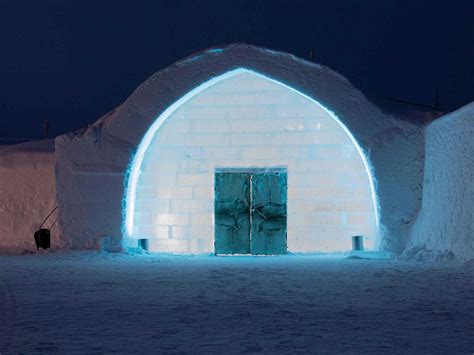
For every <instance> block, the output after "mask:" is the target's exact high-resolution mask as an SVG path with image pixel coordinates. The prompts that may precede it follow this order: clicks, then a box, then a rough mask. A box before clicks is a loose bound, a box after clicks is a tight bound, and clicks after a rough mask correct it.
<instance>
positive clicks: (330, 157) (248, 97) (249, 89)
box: [127, 71, 377, 253]
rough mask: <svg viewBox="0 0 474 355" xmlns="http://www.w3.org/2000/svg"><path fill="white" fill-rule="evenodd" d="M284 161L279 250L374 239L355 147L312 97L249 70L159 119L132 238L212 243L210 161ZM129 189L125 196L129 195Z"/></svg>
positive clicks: (367, 187)
mask: <svg viewBox="0 0 474 355" xmlns="http://www.w3.org/2000/svg"><path fill="white" fill-rule="evenodd" d="M275 166H286V167H288V222H287V223H288V231H287V233H288V250H289V251H290V252H332V251H345V250H350V249H351V236H353V235H363V236H364V237H365V241H364V244H365V246H366V247H367V248H374V247H375V239H376V236H377V227H376V213H377V212H376V207H375V205H374V200H373V198H372V191H371V181H370V175H369V172H368V171H367V170H366V168H365V166H364V162H363V158H362V156H361V155H360V154H359V152H358V150H357V148H356V146H355V145H354V143H353V142H352V141H351V138H350V137H349V135H348V134H347V133H346V131H345V130H344V128H343V127H341V126H340V125H339V124H338V123H337V121H336V120H335V119H334V118H333V117H331V115H330V114H329V113H328V112H327V111H325V110H324V109H323V108H322V107H321V106H319V105H318V104H316V103H315V102H313V101H310V100H309V99H307V98H305V97H304V96H302V95H300V94H298V93H297V92H295V91H292V90H290V89H289V88H287V87H284V86H283V85H280V84H278V83H275V82H272V81H270V80H268V79H266V78H264V77H263V76H258V75H256V74H254V73H252V72H249V71H243V72H238V74H236V75H235V76H232V77H230V78H225V79H223V80H222V81H220V82H218V83H217V84H215V85H213V86H212V87H210V88H207V89H205V90H204V91H203V92H200V93H198V94H197V96H195V97H194V98H192V99H191V100H190V101H188V102H186V103H184V104H183V105H182V106H181V107H179V109H178V110H177V111H175V112H174V113H173V114H171V116H170V117H168V118H167V120H166V122H165V123H164V124H163V126H161V128H160V129H159V131H158V132H157V133H156V135H155V137H154V138H153V140H152V142H151V144H150V145H149V147H148V149H147V150H146V151H145V154H144V158H143V162H142V165H141V166H140V167H139V169H140V170H141V175H140V176H139V178H138V182H137V188H136V194H135V201H134V203H132V201H128V202H130V204H127V207H129V206H133V207H134V209H135V211H127V213H132V212H134V216H133V217H134V221H133V222H134V225H133V231H132V237H133V238H135V239H137V238H147V239H149V243H148V245H149V249H150V250H152V251H164V252H191V253H211V252H213V250H214V245H213V243H214V172H215V170H216V167H275ZM132 197H133V196H132Z"/></svg>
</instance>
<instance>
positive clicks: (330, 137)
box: [55, 44, 473, 258]
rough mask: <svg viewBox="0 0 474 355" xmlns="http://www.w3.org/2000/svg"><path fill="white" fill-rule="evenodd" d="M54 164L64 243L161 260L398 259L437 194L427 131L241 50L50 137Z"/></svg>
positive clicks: (328, 81)
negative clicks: (287, 255)
mask: <svg viewBox="0 0 474 355" xmlns="http://www.w3.org/2000/svg"><path fill="white" fill-rule="evenodd" d="M469 112H471V113H472V110H471V111H469ZM471 113H469V114H467V116H469V115H471ZM453 115H454V114H453ZM469 117H472V115H471V116H469ZM471 121H472V120H471ZM466 124H469V123H466ZM433 131H434V129H428V133H430V132H433ZM430 139H431V138H429V137H428V142H430ZM427 154H428V155H429V154H431V151H430V150H427ZM453 154H454V153H453ZM55 155H56V161H55V169H56V170H55V171H56V174H55V176H56V183H55V189H56V194H57V203H58V207H59V209H58V211H59V225H58V230H59V233H60V235H59V239H58V244H57V245H58V246H64V247H70V248H97V247H98V246H99V244H100V241H101V239H102V238H104V237H115V238H117V239H120V240H121V241H122V242H123V244H124V245H125V246H126V247H137V246H139V245H141V246H143V247H145V248H147V249H148V250H150V251H157V252H178V253H212V252H216V253H223V254H226V253H231V254H248V253H250V254H278V253H284V252H287V251H289V252H330V251H344V250H349V249H350V248H351V237H352V236H354V235H362V236H363V237H364V245H365V247H366V248H367V249H383V250H388V251H392V252H395V253H401V252H403V251H404V250H405V249H406V248H407V246H409V247H415V245H416V246H417V247H419V246H420V245H422V244H423V240H422V239H423V238H425V239H426V238H428V237H420V236H423V235H426V236H428V235H429V234H430V233H429V231H428V229H429V228H433V225H432V223H431V224H430V223H427V222H420V221H418V222H417V223H416V228H413V225H414V224H415V221H416V219H417V216H418V215H419V213H420V210H421V211H422V214H424V213H425V212H423V211H424V210H423V209H422V205H423V207H424V206H428V205H429V202H426V201H423V204H422V197H423V198H426V199H429V198H431V197H429V196H431V195H430V194H428V193H427V192H426V191H423V174H424V166H425V161H424V155H425V130H424V126H423V125H417V124H413V123H409V122H407V121H404V120H401V119H399V118H398V117H396V116H394V115H392V114H390V113H387V112H383V111H381V110H380V109H379V108H378V107H376V106H375V105H373V104H372V103H371V102H369V101H368V100H367V98H366V97H365V96H364V95H363V94H362V93H361V92H360V91H358V90H357V89H355V88H354V87H353V86H352V85H351V84H350V83H349V81H348V80H347V79H345V78H344V77H342V76H341V75H339V74H337V73H335V72H333V71H331V70H330V69H328V68H326V67H323V66H320V65H317V64H314V63H310V62H307V61H304V60H301V59H298V58H296V57H294V56H292V55H289V54H286V53H281V52H275V51H271V50H267V49H262V48H257V47H253V46H249V45H244V44H235V45H231V46H228V47H225V48H219V49H211V50H206V51H203V52H201V53H198V54H196V55H193V56H191V57H189V58H186V59H184V60H182V61H180V62H177V63H175V64H174V65H172V66H170V67H168V68H166V69H164V70H162V71H160V72H158V73H156V74H154V75H153V76H152V77H150V78H149V79H148V80H147V81H145V82H144V83H143V84H142V85H140V87H139V88H138V89H137V90H136V91H135V92H134V93H133V94H132V95H131V96H130V97H129V98H128V99H127V100H126V102H125V103H123V104H122V105H121V106H119V107H118V108H117V109H115V110H114V111H112V112H111V113H109V114H107V115H106V116H104V117H103V118H101V119H100V120H98V121H97V122H96V123H94V124H93V125H91V126H89V127H88V128H86V129H84V130H81V131H77V132H73V133H70V134H66V135H63V136H60V137H58V138H56V153H55ZM436 161H437V160H436ZM428 163H429V162H428V160H427V164H428ZM429 164H433V163H429ZM431 166H432V165H431ZM427 169H431V170H433V173H434V174H435V173H436V171H437V170H436V169H435V168H432V167H429V168H427ZM431 170H430V171H431ZM466 174H467V175H469V174H471V176H472V174H473V171H472V169H471V170H469V171H467V173H466ZM461 178H464V176H462V177H461ZM425 180H426V177H425ZM443 186H444V187H447V185H443ZM471 193H472V192H471ZM471 202H472V201H471ZM428 208H429V207H428ZM420 218H422V217H420ZM423 218H424V220H425V221H426V218H427V217H423ZM437 218H443V216H437ZM470 218H471V219H470V222H469V218H467V221H468V223H470V226H471V227H472V214H471V217H470ZM423 229H425V230H424V231H423ZM414 231H416V233H417V236H419V237H411V235H412V232H414ZM446 231H447V233H448V234H449V230H446ZM443 235H446V234H443ZM410 238H411V239H410ZM416 238H418V239H417V242H416V243H414V242H413V243H412V242H411V240H415V239H416ZM420 238H421V239H420ZM466 238H468V239H466V242H467V243H469V242H470V243H471V246H472V239H469V238H472V237H471V236H467V237H466ZM448 244H449V243H447V244H443V245H441V244H433V243H431V244H429V245H426V247H427V248H428V247H441V246H443V248H448V249H449V247H448V246H447V245H448ZM462 255H463V258H464V257H465V256H466V255H465V254H462ZM471 255H472V254H471Z"/></svg>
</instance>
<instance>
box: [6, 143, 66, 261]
mask: <svg viewBox="0 0 474 355" xmlns="http://www.w3.org/2000/svg"><path fill="white" fill-rule="evenodd" d="M54 163H55V154H54V140H47V141H41V142H28V143H23V144H16V145H9V146H1V147H0V201H1V204H0V252H22V251H24V250H25V249H27V250H33V249H35V243H34V239H33V234H34V232H35V231H36V230H37V229H38V227H39V225H40V224H41V222H42V221H43V219H44V218H45V217H46V216H47V215H48V213H49V212H50V211H51V210H52V209H53V208H54V207H55V206H56V196H55V195H56V189H55V179H54ZM53 217H54V216H53ZM53 221H54V218H53ZM50 222H52V221H50ZM48 226H49V224H46V226H45V227H48ZM51 234H52V235H51V239H52V240H51V243H52V245H53V246H58V245H59V241H58V238H57V233H55V230H54V229H52V232H51Z"/></svg>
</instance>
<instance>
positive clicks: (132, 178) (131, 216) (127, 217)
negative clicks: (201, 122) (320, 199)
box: [123, 68, 379, 246]
mask: <svg viewBox="0 0 474 355" xmlns="http://www.w3.org/2000/svg"><path fill="white" fill-rule="evenodd" d="M242 73H250V74H252V75H255V76H257V77H260V78H263V79H265V80H268V81H270V82H272V83H275V84H277V85H279V86H281V87H284V88H286V89H288V90H290V91H292V92H294V93H296V94H298V95H300V96H302V97H304V98H305V99H307V100H309V101H311V102H312V103H314V104H316V105H317V106H318V107H320V108H321V109H323V110H324V111H325V112H326V113H327V114H328V115H329V116H330V117H331V118H332V119H334V121H335V122H337V124H338V125H339V126H340V127H341V128H342V129H343V130H344V132H345V133H346V134H347V136H348V137H349V138H350V140H351V142H352V143H353V145H354V147H355V148H356V150H357V152H358V155H359V156H360V158H361V160H362V162H363V164H364V167H365V171H366V174H367V177H368V181H369V185H370V192H371V199H372V204H373V211H374V213H375V216H374V218H375V224H376V227H377V230H378V229H379V209H378V201H377V196H376V192H375V186H374V178H373V175H372V169H371V166H370V164H369V161H368V158H367V156H366V155H365V153H364V151H363V150H362V148H361V147H360V145H359V144H358V142H357V141H356V139H355V138H354V136H353V135H352V134H351V132H350V131H349V130H348V128H347V127H346V126H345V125H344V124H343V123H342V122H341V120H340V119H339V118H338V117H337V116H336V115H335V114H334V113H333V112H332V111H330V110H329V109H327V108H326V107H324V106H323V105H321V104H320V103H319V102H318V101H316V100H315V99H313V98H311V97H309V96H308V95H305V94H303V93H301V92H300V91H298V90H296V89H294V88H292V87H291V86H288V85H286V84H284V83H282V82H280V81H277V80H275V79H272V78H269V77H268V76H265V75H262V74H260V73H257V72H255V71H253V70H249V69H246V68H238V69H234V70H231V71H228V72H226V73H224V74H222V75H219V76H217V77H214V78H212V79H210V80H208V81H206V82H204V83H202V84H201V85H199V86H197V87H196V88H194V89H193V90H191V91H189V92H188V93H187V94H185V95H184V96H182V97H181V98H180V99H179V100H177V101H175V102H174V103H173V104H172V105H170V106H169V107H168V108H167V109H166V110H165V111H164V112H163V113H161V114H160V115H159V117H158V118H157V119H156V120H155V121H154V122H153V124H152V125H151V126H150V128H149V129H148V131H147V132H146V133H145V135H144V137H143V139H142V140H141V142H140V144H139V146H138V149H137V151H136V153H135V155H134V157H133V160H132V162H131V165H130V168H129V174H128V179H127V183H126V194H125V201H124V223H123V235H124V243H125V245H126V246H135V245H136V241H135V239H134V238H133V237H134V235H133V229H134V224H135V204H136V191H137V184H138V181H139V178H140V174H141V172H142V163H143V159H144V157H145V153H146V152H147V150H148V148H149V146H150V144H151V142H152V140H153V138H154V137H155V134H156V133H157V132H158V131H159V129H160V128H161V127H162V125H163V124H164V123H165V121H166V120H167V119H168V118H169V117H170V116H171V115H172V114H173V113H174V112H176V111H177V110H178V109H179V108H180V107H181V106H182V105H183V104H185V103H186V102H188V101H189V100H191V99H193V98H194V97H196V96H197V95H198V94H200V93H201V92H203V91H204V90H206V89H208V88H211V87H212V86H214V85H216V84H217V83H219V82H221V81H223V80H225V79H229V78H231V77H234V76H236V75H239V74H242ZM376 237H378V236H376Z"/></svg>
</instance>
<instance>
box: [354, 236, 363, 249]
mask: <svg viewBox="0 0 474 355" xmlns="http://www.w3.org/2000/svg"><path fill="white" fill-rule="evenodd" d="M363 250H364V243H363V239H362V236H361V235H355V236H353V237H352V251H363Z"/></svg>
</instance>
